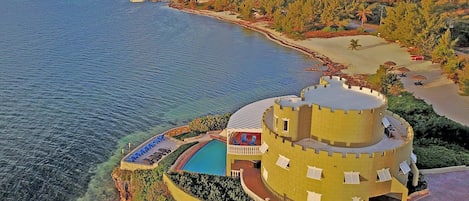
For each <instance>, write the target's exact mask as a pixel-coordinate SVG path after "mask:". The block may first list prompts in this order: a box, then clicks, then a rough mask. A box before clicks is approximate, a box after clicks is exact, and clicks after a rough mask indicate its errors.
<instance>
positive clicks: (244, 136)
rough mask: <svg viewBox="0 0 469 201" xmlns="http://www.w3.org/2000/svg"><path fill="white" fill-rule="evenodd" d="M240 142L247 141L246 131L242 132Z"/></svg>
mask: <svg viewBox="0 0 469 201" xmlns="http://www.w3.org/2000/svg"><path fill="white" fill-rule="evenodd" d="M241 142H248V139H247V134H246V133H243V134H242V135H241Z"/></svg>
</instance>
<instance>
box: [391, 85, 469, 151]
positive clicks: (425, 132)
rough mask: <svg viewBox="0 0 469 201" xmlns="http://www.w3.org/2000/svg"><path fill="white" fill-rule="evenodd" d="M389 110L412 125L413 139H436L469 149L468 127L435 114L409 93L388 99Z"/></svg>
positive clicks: (429, 107)
mask: <svg viewBox="0 0 469 201" xmlns="http://www.w3.org/2000/svg"><path fill="white" fill-rule="evenodd" d="M388 103H389V104H388V106H389V110H390V111H392V112H394V113H396V114H398V115H399V116H401V117H402V118H404V119H405V120H407V121H408V122H409V124H410V125H412V127H413V129H414V133H415V138H416V139H420V138H437V139H440V140H442V141H445V142H448V143H449V144H457V145H459V146H461V147H464V148H465V149H469V143H468V141H467V139H469V127H467V126H464V125H461V124H459V123H457V122H454V121H452V120H450V119H448V118H446V117H443V116H440V115H438V114H436V113H435V111H434V110H433V107H432V106H431V105H428V104H426V103H425V102H424V101H423V100H421V99H416V98H415V97H414V96H413V95H412V94H411V93H408V92H405V93H401V94H400V95H399V96H389V97H388Z"/></svg>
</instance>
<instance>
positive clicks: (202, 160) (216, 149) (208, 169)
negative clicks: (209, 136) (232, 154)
mask: <svg viewBox="0 0 469 201" xmlns="http://www.w3.org/2000/svg"><path fill="white" fill-rule="evenodd" d="M182 170H186V171H189V172H197V173H205V174H211V175H220V176H225V172H226V144H225V143H223V142H220V141H218V140H212V141H210V142H209V143H207V144H206V145H205V146H203V147H202V148H201V149H200V150H199V151H197V152H196V153H195V154H194V155H193V156H192V157H191V159H189V161H187V163H186V164H185V165H184V167H182Z"/></svg>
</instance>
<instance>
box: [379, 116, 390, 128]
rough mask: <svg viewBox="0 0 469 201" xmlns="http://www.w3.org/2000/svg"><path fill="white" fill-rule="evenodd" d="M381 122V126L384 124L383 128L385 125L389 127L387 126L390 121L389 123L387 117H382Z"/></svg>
mask: <svg viewBox="0 0 469 201" xmlns="http://www.w3.org/2000/svg"><path fill="white" fill-rule="evenodd" d="M381 123H383V126H384V127H385V128H387V127H389V126H390V125H391V123H389V120H388V118H386V117H383V119H381Z"/></svg>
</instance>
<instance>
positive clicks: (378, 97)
mask: <svg viewBox="0 0 469 201" xmlns="http://www.w3.org/2000/svg"><path fill="white" fill-rule="evenodd" d="M386 108H387V99H386V97H385V96H384V95H383V94H381V93H379V92H377V91H374V90H372V89H368V88H364V87H357V86H349V85H346V84H345V79H342V78H340V77H322V78H321V81H320V84H319V85H314V86H311V87H307V88H304V89H303V90H302V91H301V96H300V97H286V98H280V99H278V100H276V101H275V103H274V118H273V121H274V122H273V129H274V131H276V132H277V133H278V134H279V135H281V136H283V137H287V138H289V139H291V140H293V141H296V140H301V139H304V138H309V137H311V138H314V139H317V140H318V141H320V142H324V143H327V144H330V145H334V146H341V147H364V146H369V145H373V144H376V143H377V142H379V141H380V140H381V138H382V133H383V131H384V127H383V125H382V124H381V121H382V119H383V117H384V116H385V115H384V114H385V111H386Z"/></svg>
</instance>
